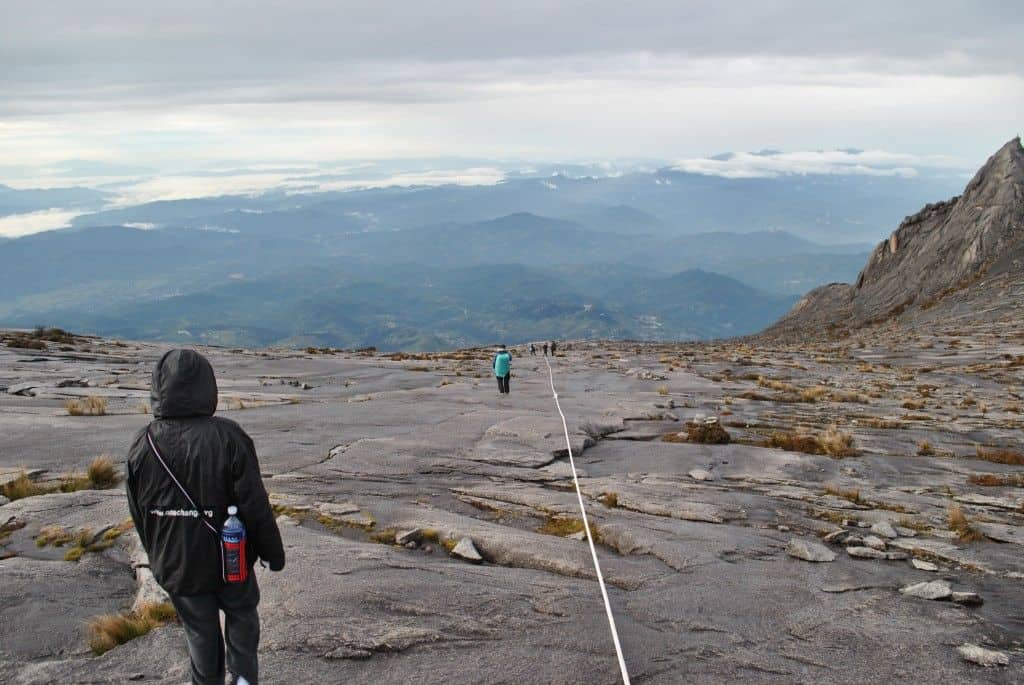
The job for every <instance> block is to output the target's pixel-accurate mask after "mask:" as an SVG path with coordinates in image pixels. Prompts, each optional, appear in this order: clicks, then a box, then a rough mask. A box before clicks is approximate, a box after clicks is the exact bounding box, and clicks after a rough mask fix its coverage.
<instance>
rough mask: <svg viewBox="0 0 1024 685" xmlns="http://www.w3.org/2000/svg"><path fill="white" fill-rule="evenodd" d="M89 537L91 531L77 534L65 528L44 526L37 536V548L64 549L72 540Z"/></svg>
mask: <svg viewBox="0 0 1024 685" xmlns="http://www.w3.org/2000/svg"><path fill="white" fill-rule="evenodd" d="M88 535H89V531H87V530H83V531H79V532H78V533H75V532H72V531H69V530H68V529H67V528H64V527H63V526H43V527H42V528H40V529H39V533H38V534H36V538H35V540H36V547H63V546H64V545H66V544H68V543H69V542H71V541H72V540H76V539H78V538H84V537H86V536H88ZM86 542H88V540H86Z"/></svg>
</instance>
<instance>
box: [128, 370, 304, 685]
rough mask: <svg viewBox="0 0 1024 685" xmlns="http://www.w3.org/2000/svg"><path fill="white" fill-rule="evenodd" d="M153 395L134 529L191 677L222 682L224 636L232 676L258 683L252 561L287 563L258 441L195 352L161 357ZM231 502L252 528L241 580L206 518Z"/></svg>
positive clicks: (132, 483) (138, 460)
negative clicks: (224, 405) (234, 417)
mask: <svg viewBox="0 0 1024 685" xmlns="http://www.w3.org/2000/svg"><path fill="white" fill-rule="evenodd" d="M151 396H152V409H153V417H154V420H153V421H152V423H150V424H149V426H148V427H147V428H146V429H145V430H143V431H140V432H139V434H138V435H137V436H136V437H135V440H134V442H133V443H132V446H131V449H130V451H129V453H128V463H127V468H126V469H125V470H126V474H127V478H126V481H127V488H128V507H129V509H130V510H131V514H132V520H133V521H134V522H135V529H136V530H137V531H138V533H139V538H140V540H141V541H142V546H143V548H144V549H145V550H146V553H147V554H148V555H149V567H150V569H151V570H152V572H153V575H154V577H155V578H156V580H157V582H158V583H160V586H161V587H163V588H164V589H165V590H166V591H167V593H168V594H169V595H170V597H171V602H172V603H173V604H174V608H175V609H176V610H177V612H178V617H179V618H180V619H181V622H182V625H183V626H184V628H185V639H186V641H187V642H188V651H189V657H190V658H191V662H192V682H193V683H194V684H195V685H208V684H210V685H212V684H213V683H217V685H222V684H223V683H224V676H225V655H224V650H225V637H226V638H227V670H229V671H230V679H229V680H228V682H229V683H241V684H244V683H247V682H248V683H251V685H257V684H258V679H259V669H258V662H257V656H256V650H257V647H258V645H259V639H260V619H259V614H258V612H257V605H258V604H259V601H260V591H259V587H258V586H257V584H256V576H255V574H254V573H253V572H252V566H253V564H254V563H255V561H256V559H257V558H259V559H262V560H263V561H264V562H266V563H267V564H268V565H269V566H270V570H271V571H280V570H281V569H282V568H284V547H283V545H282V544H281V533H280V531H278V529H277V522H276V521H275V520H274V514H273V511H272V510H271V508H270V501H269V500H268V499H267V491H266V490H265V489H264V487H263V481H262V479H261V477H260V467H259V462H258V461H257V459H256V449H255V447H254V446H253V443H252V439H251V438H250V437H249V436H248V435H247V434H246V433H245V431H244V430H242V428H241V427H240V426H239V425H238V424H236V423H235V422H234V421H230V420H228V419H223V418H220V417H214V416H213V413H214V411H216V409H217V381H216V379H215V378H214V375H213V367H212V366H210V362H208V361H207V360H206V358H205V357H203V356H202V355H201V354H199V353H198V352H195V351H193V350H172V351H170V352H168V353H166V354H165V355H164V356H163V357H161V359H160V361H159V362H157V365H156V368H154V369H153V386H152V389H151ZM150 440H152V446H151V444H150ZM154 447H155V448H156V450H158V451H159V458H158V457H157V455H156V454H155V453H154ZM159 459H163V461H164V462H165V463H166V464H167V467H168V468H169V469H170V471H171V473H172V474H173V475H174V479H176V480H177V481H179V482H180V484H181V487H183V488H184V489H185V491H187V493H188V497H186V496H185V494H184V493H182V491H181V490H180V489H179V487H178V486H177V485H176V484H175V482H174V480H172V478H171V475H170V474H168V472H167V471H166V470H165V469H164V467H163V466H162V465H161V463H160V460H159ZM189 498H191V499H193V500H194V502H195V504H196V507H198V508H199V509H200V511H198V512H197V511H196V507H193V506H192V505H191V504H190V502H189ZM232 505H233V506H237V507H238V517H239V518H240V519H241V520H242V522H243V523H244V525H245V528H246V542H247V545H246V559H247V560H248V564H249V573H248V578H247V579H246V580H245V582H242V583H226V582H225V581H224V578H223V574H222V567H221V563H222V562H221V548H220V536H219V533H216V532H215V531H214V530H211V529H210V528H209V527H207V523H209V524H212V526H213V528H214V529H215V530H216V531H219V530H220V528H221V526H222V524H223V523H224V521H225V520H226V519H227V516H228V513H227V508H228V507H229V506H232ZM204 519H205V520H204ZM221 611H223V612H224V622H225V627H224V633H223V634H222V633H221V628H220V614H219V612H221Z"/></svg>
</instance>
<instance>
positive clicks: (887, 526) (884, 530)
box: [871, 521, 899, 540]
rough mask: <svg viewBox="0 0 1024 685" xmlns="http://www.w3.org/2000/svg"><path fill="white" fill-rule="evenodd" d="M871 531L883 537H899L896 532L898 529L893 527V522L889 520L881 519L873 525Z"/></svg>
mask: <svg viewBox="0 0 1024 685" xmlns="http://www.w3.org/2000/svg"><path fill="white" fill-rule="evenodd" d="M871 532H872V533H874V534H875V535H880V536H882V537H883V538H889V539H890V540H892V539H894V538H897V537H899V536H898V535H897V534H896V529H895V528H893V527H892V524H891V523H889V522H888V521H879V522H878V523H876V524H875V525H873V526H871Z"/></svg>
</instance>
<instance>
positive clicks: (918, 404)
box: [900, 400, 925, 411]
mask: <svg viewBox="0 0 1024 685" xmlns="http://www.w3.org/2000/svg"><path fill="white" fill-rule="evenodd" d="M924 405H925V402H924V400H904V401H903V403H902V404H900V406H901V407H903V408H904V409H911V410H914V411H917V410H918V409H924Z"/></svg>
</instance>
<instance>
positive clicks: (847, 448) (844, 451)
mask: <svg viewBox="0 0 1024 685" xmlns="http://www.w3.org/2000/svg"><path fill="white" fill-rule="evenodd" d="M821 443H822V445H823V446H824V447H825V452H826V454H828V455H829V456H831V457H852V456H854V455H856V454H857V450H855V449H854V447H853V435H851V434H850V433H844V432H843V431H841V430H839V427H838V426H836V425H835V424H832V425H831V426H829V427H828V430H827V431H825V435H824V436H823V437H822V438H821Z"/></svg>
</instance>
